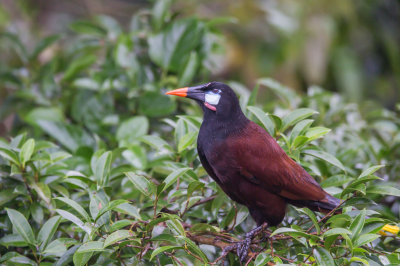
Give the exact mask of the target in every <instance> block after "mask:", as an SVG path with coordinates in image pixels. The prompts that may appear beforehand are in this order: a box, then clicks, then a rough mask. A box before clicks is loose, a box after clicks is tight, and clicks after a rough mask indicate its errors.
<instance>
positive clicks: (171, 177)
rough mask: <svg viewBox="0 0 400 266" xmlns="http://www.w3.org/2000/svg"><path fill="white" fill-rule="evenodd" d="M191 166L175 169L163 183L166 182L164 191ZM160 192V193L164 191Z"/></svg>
mask: <svg viewBox="0 0 400 266" xmlns="http://www.w3.org/2000/svg"><path fill="white" fill-rule="evenodd" d="M188 170H190V168H181V169H177V170H175V171H173V172H172V173H171V174H169V175H168V176H167V177H166V178H165V180H164V182H163V183H165V186H164V188H163V190H162V191H164V190H166V189H167V188H168V187H170V186H171V185H172V184H174V183H175V181H176V180H177V179H178V178H179V177H181V176H182V175H183V174H184V173H186V172H187V171H188ZM162 191H161V192H160V194H161V193H162Z"/></svg>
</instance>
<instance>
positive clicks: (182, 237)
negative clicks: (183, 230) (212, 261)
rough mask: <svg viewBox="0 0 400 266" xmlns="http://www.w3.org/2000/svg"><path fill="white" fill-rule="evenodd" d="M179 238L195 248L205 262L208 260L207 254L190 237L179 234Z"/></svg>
mask: <svg viewBox="0 0 400 266" xmlns="http://www.w3.org/2000/svg"><path fill="white" fill-rule="evenodd" d="M177 238H179V239H182V240H183V241H185V243H186V244H187V245H188V246H189V247H190V248H192V249H193V250H194V252H195V253H196V254H197V255H198V256H199V257H200V258H201V259H202V260H203V262H204V263H207V262H208V259H207V256H206V255H205V254H204V253H203V251H201V250H200V248H199V247H198V246H197V245H196V244H195V243H194V242H193V241H192V240H190V239H189V238H187V237H185V236H177Z"/></svg>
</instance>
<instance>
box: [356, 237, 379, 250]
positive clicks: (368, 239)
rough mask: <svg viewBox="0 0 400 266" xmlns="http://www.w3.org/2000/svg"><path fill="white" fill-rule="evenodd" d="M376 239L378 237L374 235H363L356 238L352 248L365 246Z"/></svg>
mask: <svg viewBox="0 0 400 266" xmlns="http://www.w3.org/2000/svg"><path fill="white" fill-rule="evenodd" d="M378 237H379V235H376V234H365V235H362V236H360V237H359V238H357V240H356V241H355V242H354V247H359V246H362V245H366V244H368V243H370V242H372V241H374V240H375V239H377V238H378Z"/></svg>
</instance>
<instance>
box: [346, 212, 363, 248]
mask: <svg viewBox="0 0 400 266" xmlns="http://www.w3.org/2000/svg"><path fill="white" fill-rule="evenodd" d="M364 223H365V209H364V210H362V211H361V212H360V213H359V214H358V215H357V216H356V217H355V218H354V220H353V222H352V223H351V224H350V227H349V229H350V231H351V232H352V234H353V236H352V238H351V239H352V240H354V239H357V237H358V235H359V234H360V233H361V230H362V229H363V227H364Z"/></svg>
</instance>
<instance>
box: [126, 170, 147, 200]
mask: <svg viewBox="0 0 400 266" xmlns="http://www.w3.org/2000/svg"><path fill="white" fill-rule="evenodd" d="M125 175H126V176H127V177H128V178H129V180H130V181H131V182H132V183H133V185H135V187H136V188H137V189H139V190H140V192H142V193H143V194H145V195H146V196H148V197H149V196H150V195H151V191H152V190H151V186H150V181H149V180H148V179H147V178H145V177H143V176H140V175H137V174H135V173H134V172H127V173H125Z"/></svg>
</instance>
